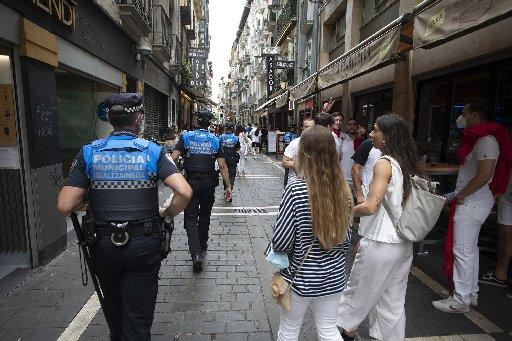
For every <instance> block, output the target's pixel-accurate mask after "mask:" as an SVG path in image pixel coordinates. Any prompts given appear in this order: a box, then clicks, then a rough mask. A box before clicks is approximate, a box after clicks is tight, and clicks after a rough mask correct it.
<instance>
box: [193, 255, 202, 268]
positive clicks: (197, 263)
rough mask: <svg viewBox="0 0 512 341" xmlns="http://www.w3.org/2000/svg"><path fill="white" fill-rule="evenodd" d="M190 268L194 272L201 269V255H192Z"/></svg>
mask: <svg viewBox="0 0 512 341" xmlns="http://www.w3.org/2000/svg"><path fill="white" fill-rule="evenodd" d="M192 268H193V269H194V272H201V271H203V257H202V256H201V255H194V256H192Z"/></svg>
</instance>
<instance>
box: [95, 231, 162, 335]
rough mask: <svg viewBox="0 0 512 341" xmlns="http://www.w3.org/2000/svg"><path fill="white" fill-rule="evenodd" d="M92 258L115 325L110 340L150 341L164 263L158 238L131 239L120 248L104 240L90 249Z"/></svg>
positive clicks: (153, 236) (141, 237) (138, 237)
mask: <svg viewBox="0 0 512 341" xmlns="http://www.w3.org/2000/svg"><path fill="white" fill-rule="evenodd" d="M91 258H92V262H93V265H94V269H95V271H96V273H97V275H98V278H99V281H100V285H101V288H102V291H103V294H104V296H105V305H106V309H107V311H108V314H109V316H110V319H111V321H112V324H113V329H114V330H111V331H110V337H111V340H116V341H117V340H122V341H132V340H133V341H145V340H150V339H151V333H150V331H151V325H152V324H153V315H154V311H155V304H156V296H157V292H158V272H159V271H160V264H161V260H162V256H161V248H160V242H159V239H158V237H157V236H155V235H144V236H142V235H141V236H132V237H131V238H130V240H129V242H128V244H126V245H124V246H121V247H117V246H115V245H114V244H112V242H111V241H110V239H109V238H103V239H100V240H99V242H98V243H97V244H96V245H95V246H92V247H91Z"/></svg>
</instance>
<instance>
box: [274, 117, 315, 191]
mask: <svg viewBox="0 0 512 341" xmlns="http://www.w3.org/2000/svg"><path fill="white" fill-rule="evenodd" d="M314 125H315V121H314V120H313V118H312V117H307V118H305V119H304V121H303V122H302V131H304V130H306V129H307V128H309V127H312V126H314ZM299 142H300V137H298V138H296V139H294V140H292V141H291V142H290V143H289V144H288V146H287V147H286V148H285V150H284V154H283V161H282V162H281V164H282V166H283V167H284V168H287V169H288V170H289V172H288V177H287V178H286V179H285V185H286V184H287V183H290V182H292V181H294V180H295V179H297V174H296V173H295V170H296V169H295V167H294V166H295V161H294V160H295V159H296V158H297V153H298V152H299Z"/></svg>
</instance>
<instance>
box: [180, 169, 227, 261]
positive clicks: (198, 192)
mask: <svg viewBox="0 0 512 341" xmlns="http://www.w3.org/2000/svg"><path fill="white" fill-rule="evenodd" d="M214 174H215V175H217V173H214ZM218 181H219V180H218V179H217V178H215V177H204V178H198V179H188V178H187V182H188V184H189V185H190V187H191V188H192V191H193V192H194V193H193V195H192V199H190V201H189V203H188V205H187V208H185V212H184V215H185V229H186V230H187V237H188V248H189V251H190V254H191V255H192V256H195V255H197V254H199V253H200V252H201V251H202V250H206V247H207V244H208V231H209V229H210V215H211V213H212V207H213V203H214V201H215V186H216V185H217V184H218Z"/></svg>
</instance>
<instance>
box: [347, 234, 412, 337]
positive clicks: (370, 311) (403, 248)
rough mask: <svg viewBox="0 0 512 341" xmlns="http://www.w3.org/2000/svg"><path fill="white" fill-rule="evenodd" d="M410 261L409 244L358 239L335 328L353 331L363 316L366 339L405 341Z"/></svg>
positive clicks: (410, 243)
mask: <svg viewBox="0 0 512 341" xmlns="http://www.w3.org/2000/svg"><path fill="white" fill-rule="evenodd" d="M411 262H412V242H403V243H398V244H391V243H383V242H376V241H372V240H369V239H366V238H363V239H361V241H360V246H359V250H358V251H357V254H356V258H355V261H354V265H353V266H352V272H351V273H350V279H349V281H348V284H347V288H346V289H345V291H344V292H343V294H342V296H341V300H340V303H339V308H338V326H340V327H342V328H343V329H344V330H345V331H353V330H356V329H357V327H358V326H359V325H360V324H361V322H363V320H364V319H365V318H366V316H368V315H369V319H370V336H371V337H372V338H374V339H377V340H393V341H400V340H404V339H405V307H404V304H405V293H406V291H407V279H408V275H409V271H410V268H411Z"/></svg>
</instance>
